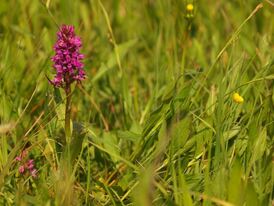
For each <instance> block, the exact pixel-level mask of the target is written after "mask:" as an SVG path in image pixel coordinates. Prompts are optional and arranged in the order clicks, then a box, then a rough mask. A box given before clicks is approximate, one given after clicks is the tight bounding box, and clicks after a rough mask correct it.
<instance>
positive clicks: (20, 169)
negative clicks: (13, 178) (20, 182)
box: [18, 165, 25, 174]
mask: <svg viewBox="0 0 274 206" xmlns="http://www.w3.org/2000/svg"><path fill="white" fill-rule="evenodd" d="M18 171H19V172H20V173H21V174H23V173H24V172H25V167H24V165H21V166H20V167H19V169H18Z"/></svg>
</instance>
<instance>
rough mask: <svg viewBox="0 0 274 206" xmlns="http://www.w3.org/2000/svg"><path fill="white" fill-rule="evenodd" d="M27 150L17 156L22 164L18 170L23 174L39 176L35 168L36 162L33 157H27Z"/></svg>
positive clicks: (17, 159)
mask: <svg viewBox="0 0 274 206" xmlns="http://www.w3.org/2000/svg"><path fill="white" fill-rule="evenodd" d="M26 156H27V151H26V150H23V151H22V152H21V154H20V155H19V156H17V157H16V158H15V160H16V161H17V162H20V166H19V168H18V171H19V173H20V174H21V175H23V174H28V175H31V176H32V177H34V178H36V177H37V173H38V171H37V169H36V168H35V163H34V160H33V159H27V158H26Z"/></svg>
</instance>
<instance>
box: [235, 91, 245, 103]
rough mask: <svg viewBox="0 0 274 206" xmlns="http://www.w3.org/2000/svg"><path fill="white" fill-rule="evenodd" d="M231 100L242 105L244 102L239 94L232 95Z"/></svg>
mask: <svg viewBox="0 0 274 206" xmlns="http://www.w3.org/2000/svg"><path fill="white" fill-rule="evenodd" d="M233 100H234V102H236V103H243V102H244V98H243V97H242V96H240V95H239V93H237V92H236V93H234V94H233Z"/></svg>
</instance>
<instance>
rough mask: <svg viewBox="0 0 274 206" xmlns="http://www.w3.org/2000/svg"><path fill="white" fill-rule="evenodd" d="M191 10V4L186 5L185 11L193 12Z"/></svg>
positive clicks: (192, 7)
mask: <svg viewBox="0 0 274 206" xmlns="http://www.w3.org/2000/svg"><path fill="white" fill-rule="evenodd" d="M193 9H194V6H193V4H191V3H189V4H187V5H186V10H187V11H189V12H191V11H193Z"/></svg>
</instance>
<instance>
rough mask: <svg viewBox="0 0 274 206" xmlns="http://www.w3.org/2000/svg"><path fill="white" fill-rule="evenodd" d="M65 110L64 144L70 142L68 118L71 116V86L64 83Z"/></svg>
mask: <svg viewBox="0 0 274 206" xmlns="http://www.w3.org/2000/svg"><path fill="white" fill-rule="evenodd" d="M65 92H66V111H65V135H66V144H67V145H69V144H70V142H71V128H70V118H71V86H70V84H67V85H66V88H65Z"/></svg>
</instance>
